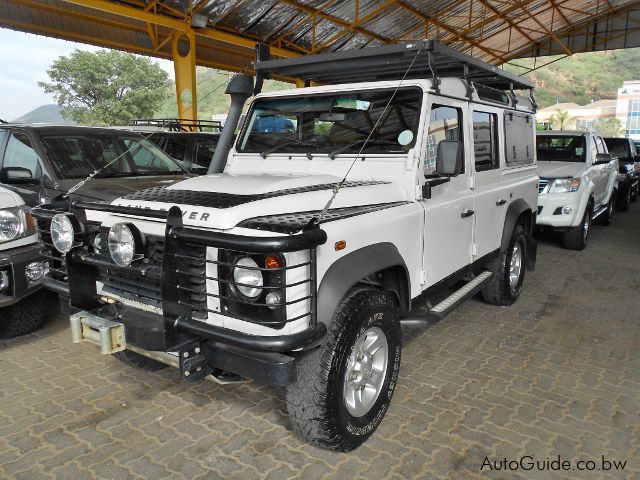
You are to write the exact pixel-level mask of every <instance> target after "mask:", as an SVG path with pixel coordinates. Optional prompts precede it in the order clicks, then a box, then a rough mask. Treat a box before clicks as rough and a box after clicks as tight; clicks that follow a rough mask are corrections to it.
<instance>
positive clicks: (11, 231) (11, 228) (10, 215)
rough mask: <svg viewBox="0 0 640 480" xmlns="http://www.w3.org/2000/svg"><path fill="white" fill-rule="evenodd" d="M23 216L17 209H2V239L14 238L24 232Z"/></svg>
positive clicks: (0, 226) (0, 227)
mask: <svg viewBox="0 0 640 480" xmlns="http://www.w3.org/2000/svg"><path fill="white" fill-rule="evenodd" d="M22 226H23V224H22V218H20V215H19V212H18V211H16V210H15V209H11V210H8V209H7V210H0V241H6V240H13V239H14V238H16V237H18V236H19V235H20V234H21V233H22Z"/></svg>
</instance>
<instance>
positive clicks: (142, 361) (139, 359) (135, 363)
mask: <svg viewBox="0 0 640 480" xmlns="http://www.w3.org/2000/svg"><path fill="white" fill-rule="evenodd" d="M113 356H114V357H116V358H117V359H118V360H120V361H121V362H122V363H124V364H126V365H129V366H130V367H135V368H138V369H140V370H144V371H146V372H157V371H159V370H164V369H165V368H167V367H168V366H169V365H166V364H164V363H162V362H158V361H157V360H154V359H152V358H149V357H145V356H144V355H140V354H139V353H136V352H132V351H131V350H123V351H122V352H116V353H114V354H113Z"/></svg>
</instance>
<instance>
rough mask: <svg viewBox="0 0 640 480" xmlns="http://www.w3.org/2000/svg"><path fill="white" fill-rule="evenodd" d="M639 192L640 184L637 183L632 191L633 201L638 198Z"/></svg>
mask: <svg viewBox="0 0 640 480" xmlns="http://www.w3.org/2000/svg"><path fill="white" fill-rule="evenodd" d="M638 193H640V185H636V188H634V189H633V192H631V201H632V202H636V201H637V200H638Z"/></svg>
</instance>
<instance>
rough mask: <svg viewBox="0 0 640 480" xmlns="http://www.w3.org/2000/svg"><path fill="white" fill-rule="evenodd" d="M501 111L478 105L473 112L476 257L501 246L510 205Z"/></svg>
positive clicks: (472, 154) (471, 149) (471, 151)
mask: <svg viewBox="0 0 640 480" xmlns="http://www.w3.org/2000/svg"><path fill="white" fill-rule="evenodd" d="M499 112H500V110H499V109H494V108H491V107H488V106H487V107H485V106H479V105H478V106H474V107H473V110H472V111H471V122H470V123H471V129H472V131H471V135H472V136H473V148H470V149H469V151H470V153H471V157H472V158H471V163H472V165H473V168H474V175H475V181H474V183H475V185H474V189H473V191H474V193H475V197H476V198H475V212H476V213H475V218H474V222H475V228H474V239H473V244H474V247H473V250H474V251H473V253H474V258H473V259H474V260H476V259H478V258H481V257H483V256H484V255H487V254H488V253H491V252H492V251H494V250H495V249H496V248H498V247H499V244H500V238H501V236H502V224H503V219H504V216H505V212H506V210H507V206H508V198H509V192H508V185H505V184H504V182H503V181H502V169H503V167H504V162H501V161H500V152H502V149H501V148H500V147H499V135H498V132H499V127H498V126H499V124H500V122H501V121H502V119H500V115H499Z"/></svg>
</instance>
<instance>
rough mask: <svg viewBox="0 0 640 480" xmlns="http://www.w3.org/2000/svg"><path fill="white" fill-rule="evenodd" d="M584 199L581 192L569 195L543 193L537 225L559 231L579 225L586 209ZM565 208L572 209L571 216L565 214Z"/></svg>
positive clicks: (540, 197) (539, 196)
mask: <svg viewBox="0 0 640 480" xmlns="http://www.w3.org/2000/svg"><path fill="white" fill-rule="evenodd" d="M582 197H583V195H582V192H581V191H580V190H578V191H577V192H569V193H541V194H540V195H538V216H537V218H536V225H539V226H546V227H552V228H558V229H563V228H570V227H575V226H577V225H579V224H580V221H581V220H582V216H583V215H584V209H585V208H586V203H585V202H583V199H582ZM583 203H585V204H584V205H583ZM565 207H568V208H570V209H571V213H570V214H566V213H563V208H565Z"/></svg>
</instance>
